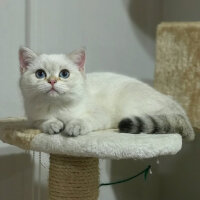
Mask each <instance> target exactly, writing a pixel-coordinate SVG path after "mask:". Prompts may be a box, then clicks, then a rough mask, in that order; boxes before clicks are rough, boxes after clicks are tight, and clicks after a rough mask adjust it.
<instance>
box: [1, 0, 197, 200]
mask: <svg viewBox="0 0 200 200" xmlns="http://www.w3.org/2000/svg"><path fill="white" fill-rule="evenodd" d="M191 2H192V3H188V1H186V0H183V1H178V0H175V1H172V0H168V1H167V0H163V1H160V0H151V1H148V2H147V1H145V0H110V1H108V0H101V1H99V0H84V1H78V0H68V1H66V0H59V1H54V0H43V1H39V0H18V1H17V4H16V3H15V4H13V1H12V0H2V1H0V26H1V29H0V44H1V45H0V66H1V73H0V91H1V94H2V95H1V98H0V117H1V118H3V117H8V116H21V115H23V106H22V100H21V96H20V92H19V90H18V79H19V72H18V66H19V65H18V58H17V57H18V56H17V50H18V47H19V46H20V45H26V46H29V47H31V48H33V49H34V50H35V51H37V52H46V53H60V52H61V53H63V52H66V53H68V52H70V51H71V50H73V49H76V48H79V47H81V46H86V47H87V66H86V68H87V71H88V72H91V71H113V72H117V73H122V74H128V75H130V76H135V77H137V78H140V79H142V80H144V81H146V82H148V83H150V84H151V83H152V80H153V74H154V57H155V55H154V52H155V30H156V25H157V24H158V23H159V22H160V21H161V20H162V19H164V20H186V19H190V20H193V19H197V20H198V18H199V16H198V14H197V13H198V6H197V5H198V4H199V3H198V2H197V1H195V0H192V1H191ZM177 9H178V11H179V12H177ZM193 11H194V12H193ZM198 140H199V137H198V139H197V140H196V142H194V143H191V144H184V149H183V151H182V152H181V153H180V154H178V156H174V157H166V158H159V159H160V165H157V164H156V159H150V160H145V161H131V160H122V161H108V160H107V161H105V160H101V162H100V169H101V181H102V182H107V181H114V180H118V179H121V178H122V179H123V178H124V177H129V176H132V175H134V174H136V173H137V172H138V171H140V170H141V169H144V168H145V167H146V166H147V165H148V164H151V165H152V167H153V175H152V176H149V179H148V180H147V181H146V182H145V181H144V180H143V178H142V177H138V178H137V179H135V180H134V181H132V182H129V183H124V184H121V185H117V186H114V187H110V186H108V187H103V188H101V189H100V198H99V199H100V200H105V199H109V200H122V199H123V200H124V199H125V200H132V199H136V200H145V199H149V200H160V199H162V200H163V199H188V198H189V197H190V196H192V195H191V194H192V193H193V198H192V199H193V200H195V199H198V197H199V196H200V194H199V191H198V188H197V183H198V180H199V173H198V169H199V165H200V164H199V162H197V161H196V160H198V157H197V155H199V145H198ZM0 149H1V150H0V152H1V154H0V163H5V164H4V165H1V167H0V171H1V173H0V188H1V189H0V199H2V200H4V199H6V200H12V199H13V198H14V197H15V199H20V200H22V199H31V195H32V193H33V191H31V190H33V188H34V191H35V195H34V196H35V197H34V199H35V200H36V199H38V196H37V191H38V188H39V186H38V183H39V180H38V172H39V168H38V154H36V155H35V156H34V157H35V159H33V156H31V154H25V153H24V152H23V151H22V150H19V149H17V148H15V147H11V146H9V145H3V144H1V143H0ZM13 154H14V155H13ZM34 160H35V161H37V162H35V163H36V164H35V165H33V161H34ZM46 160H47V158H46V155H45V154H42V162H43V163H46ZM22 163H23V164H22ZM193 163H195V165H192V164H193ZM6 166H9V168H7V167H6ZM45 166H48V163H46V164H45ZM33 173H34V174H35V177H34V187H33V185H32V182H33V180H32V179H33V178H32V175H33ZM47 174H48V170H47V169H46V168H44V167H42V180H41V182H42V184H41V188H40V191H41V193H40V197H41V199H43V200H45V199H47V185H46V184H47ZM9 175H10V176H9ZM189 182H190V184H187V183H189ZM13 183H16V184H17V183H20V184H17V187H15V185H14V184H13ZM8 188H9V189H8ZM10 191H12V193H11V192H10ZM24 191H25V192H24Z"/></svg>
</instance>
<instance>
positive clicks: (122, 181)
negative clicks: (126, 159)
mask: <svg viewBox="0 0 200 200" xmlns="http://www.w3.org/2000/svg"><path fill="white" fill-rule="evenodd" d="M150 168H151V165H148V167H147V168H146V169H144V170H143V171H141V172H140V173H138V174H136V175H135V176H132V177H130V178H127V179H124V180H120V181H115V182H111V183H101V184H100V185H99V187H101V186H106V185H115V184H119V183H124V182H127V181H130V180H132V179H134V178H136V177H138V176H140V175H141V174H144V180H146V179H147V175H148V173H149V170H150Z"/></svg>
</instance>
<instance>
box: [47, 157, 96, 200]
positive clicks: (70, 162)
mask: <svg viewBox="0 0 200 200" xmlns="http://www.w3.org/2000/svg"><path fill="white" fill-rule="evenodd" d="M98 186H99V168H98V159H97V158H80V157H71V156H63V155H54V154H51V155H50V173H49V194H50V200H64V199H66V200H73V199H74V200H83V199H84V200H96V199H97V198H98Z"/></svg>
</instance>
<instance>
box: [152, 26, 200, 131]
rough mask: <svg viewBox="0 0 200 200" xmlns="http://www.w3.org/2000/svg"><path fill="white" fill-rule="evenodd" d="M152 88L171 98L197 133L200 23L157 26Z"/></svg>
mask: <svg viewBox="0 0 200 200" xmlns="http://www.w3.org/2000/svg"><path fill="white" fill-rule="evenodd" d="M154 86H155V88H156V89H158V90H159V91H160V92H162V93H165V94H167V95H170V96H173V97H174V99H175V100H177V101H178V102H179V103H180V104H181V105H182V106H183V107H184V109H185V110H186V112H187V114H188V116H189V118H190V121H191V122H192V125H193V127H194V128H195V129H198V130H199V129H200V22H187V23H184V22H170V23H167V22H165V23H161V24H160V25H159V26H158V29H157V44H156V71H155V82H154Z"/></svg>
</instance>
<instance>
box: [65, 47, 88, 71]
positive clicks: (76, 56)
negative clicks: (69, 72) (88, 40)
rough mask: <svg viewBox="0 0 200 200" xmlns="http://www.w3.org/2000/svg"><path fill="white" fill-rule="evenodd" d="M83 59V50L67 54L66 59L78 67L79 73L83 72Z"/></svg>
mask: <svg viewBox="0 0 200 200" xmlns="http://www.w3.org/2000/svg"><path fill="white" fill-rule="evenodd" d="M85 57H86V56H85V49H84V48H81V49H78V50H75V51H72V52H71V53H70V54H68V58H69V59H70V60H72V62H73V63H74V64H76V65H77V66H78V68H79V71H81V72H83V71H84V70H85Z"/></svg>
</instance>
